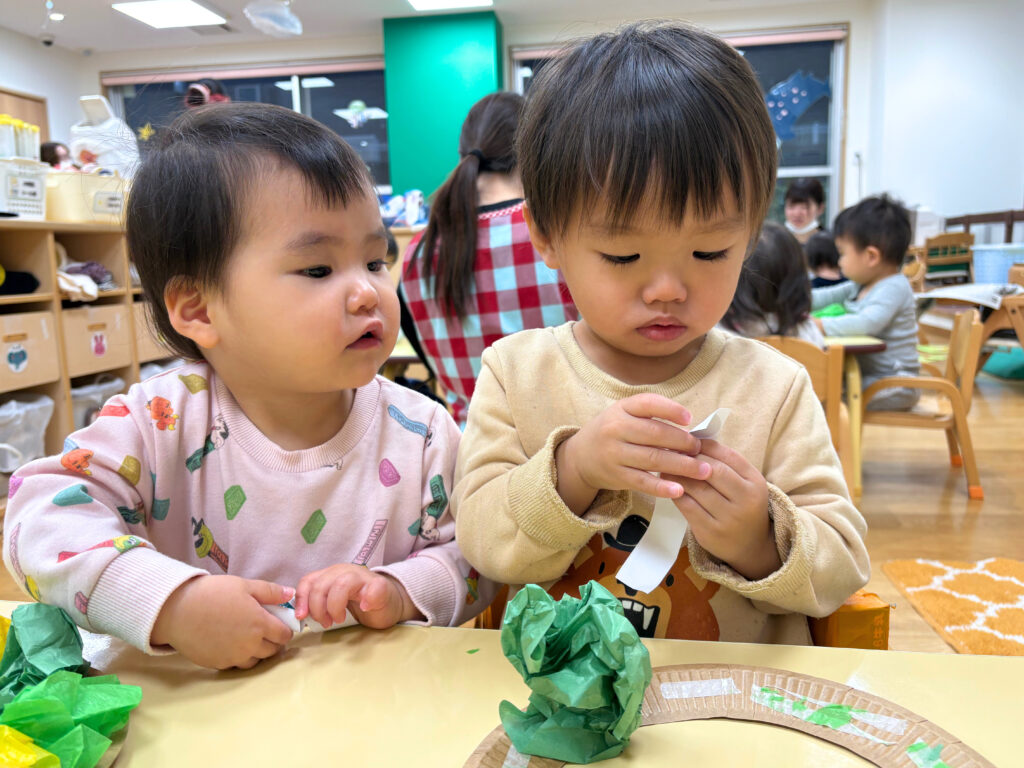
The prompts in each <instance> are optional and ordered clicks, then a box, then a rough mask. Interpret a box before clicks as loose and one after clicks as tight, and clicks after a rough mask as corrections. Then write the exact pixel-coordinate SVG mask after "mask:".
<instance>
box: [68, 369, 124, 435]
mask: <svg viewBox="0 0 1024 768" xmlns="http://www.w3.org/2000/svg"><path fill="white" fill-rule="evenodd" d="M123 391H124V379H121V378H119V377H117V376H111V375H109V374H100V375H99V376H97V377H96V381H94V382H93V383H92V384H83V385H82V386H80V387H72V388H71V412H72V416H73V418H74V422H75V429H81V428H82V427H87V426H89V425H90V424H92V423H93V421H95V420H96V416H98V415H99V412H100V409H101V408H102V407H103V404H104V403H105V402H107V400H109V399H110V398H112V397H113V396H114V395H116V394H118V393H119V392H123Z"/></svg>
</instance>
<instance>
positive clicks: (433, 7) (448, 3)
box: [409, 0, 494, 11]
mask: <svg viewBox="0 0 1024 768" xmlns="http://www.w3.org/2000/svg"><path fill="white" fill-rule="evenodd" d="M409 5H411V6H412V7H413V9H414V10H417V11H450V10H453V9H455V8H490V7H491V6H493V5H494V0H409Z"/></svg>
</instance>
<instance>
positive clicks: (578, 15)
mask: <svg viewBox="0 0 1024 768" xmlns="http://www.w3.org/2000/svg"><path fill="white" fill-rule="evenodd" d="M246 1H247V0H211V1H210V2H205V0H204V3H205V4H206V5H208V6H209V7H211V8H213V9H214V10H217V11H220V12H221V14H222V15H224V16H226V17H227V19H228V23H227V26H228V27H230V28H231V30H232V31H231V32H230V33H224V32H222V31H221V30H219V28H206V29H208V30H215V33H214V34H199V33H197V32H195V31H193V30H191V29H164V30H157V29H152V28H150V27H148V26H146V25H145V24H142V23H141V22H138V21H135V20H134V19H131V18H129V17H128V16H125V15H124V14H121V13H118V12H117V11H114V10H113V9H111V7H110V0H54V10H55V11H60V12H62V13H64V14H65V19H64V21H61V22H59V23H54V22H49V23H48V24H47V25H46V27H45V28H44V27H43V22H44V20H45V19H46V13H45V0H0V26H2V27H6V28H8V29H11V30H14V31H15V32H20V33H22V34H25V35H29V36H31V37H37V36H39V35H40V34H51V35H53V36H54V39H55V45H57V46H60V47H62V48H67V49H70V50H74V51H83V50H90V51H93V52H96V53H102V52H113V51H127V50H138V49H150V48H192V47H196V46H217V45H226V44H233V43H251V42H260V41H266V40H271V39H272V38H268V37H267V36H266V35H263V34H262V33H260V32H257V31H256V30H255V29H253V28H252V26H251V25H250V24H249V21H248V19H246V18H245V16H244V15H243V14H242V8H243V7H244V6H245V4H246ZM804 2H814V0H635V1H634V2H632V3H630V4H629V5H625V4H624V3H623V0H494V8H493V10H494V11H495V12H496V13H497V14H498V17H499V18H500V19H501V22H502V24H504V25H506V26H531V25H534V24H538V23H544V24H549V23H561V22H564V23H573V22H580V21H594V20H598V19H619V18H623V17H624V16H629V17H633V18H643V17H654V16H659V15H662V16H675V17H678V16H679V15H680V14H685V13H687V12H694V11H711V10H727V9H734V8H748V7H764V6H769V5H794V4H802V3H804ZM292 8H293V10H294V11H295V13H296V15H298V16H299V17H300V18H301V19H302V23H303V27H304V30H305V31H304V35H303V36H304V37H309V38H338V37H342V38H343V37H365V36H377V35H380V34H381V19H382V18H393V17H399V16H414V15H416V12H415V11H413V9H412V7H411V6H410V5H409V4H408V2H406V0H294V1H293V3H292ZM479 10H484V9H479Z"/></svg>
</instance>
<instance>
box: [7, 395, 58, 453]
mask: <svg viewBox="0 0 1024 768" xmlns="http://www.w3.org/2000/svg"><path fill="white" fill-rule="evenodd" d="M52 415H53V400H52V399H51V398H49V397H47V396H46V395H33V394H20V395H18V396H17V398H16V399H11V400H8V401H7V402H6V403H4V404H3V405H0V472H13V471H14V470H16V469H17V468H18V467H20V466H21V465H22V464H26V463H28V462H30V461H32V460H33V459H38V458H39V457H40V456H42V455H43V454H44V453H45V452H46V449H45V448H44V445H43V443H44V439H45V437H46V427H47V425H49V423H50V417H51V416H52Z"/></svg>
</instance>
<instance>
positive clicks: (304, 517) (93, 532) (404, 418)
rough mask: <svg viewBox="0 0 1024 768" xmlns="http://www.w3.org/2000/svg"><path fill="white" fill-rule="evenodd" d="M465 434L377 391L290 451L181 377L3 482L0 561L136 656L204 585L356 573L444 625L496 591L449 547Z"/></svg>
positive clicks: (124, 405) (147, 389) (434, 414)
mask: <svg viewBox="0 0 1024 768" xmlns="http://www.w3.org/2000/svg"><path fill="white" fill-rule="evenodd" d="M459 436H460V435H459V430H458V428H457V427H456V426H455V423H454V422H453V421H452V419H451V417H450V416H449V415H448V413H447V412H446V411H445V410H444V409H443V408H441V407H440V406H438V405H437V404H436V403H433V402H431V401H430V400H428V399H426V398H424V397H422V396H421V395H418V394H416V393H415V392H412V391H411V390H408V389H405V388H404V387H400V386H398V385H396V384H394V383H392V382H390V381H388V380H386V379H383V378H380V377H377V378H375V379H374V380H373V381H371V382H370V383H369V384H367V385H366V386H364V387H360V388H359V389H357V390H356V393H355V398H354V402H353V405H352V411H351V413H350V415H349V417H348V419H347V421H346V423H345V425H344V427H342V429H341V431H340V432H338V434H337V435H335V436H334V437H333V438H331V439H330V440H329V441H328V442H326V443H324V444H323V445H320V446H317V447H315V448H310V449H307V450H299V451H286V450H284V449H282V448H280V447H279V446H277V445H276V444H275V443H273V442H272V441H270V440H269V439H267V437H266V436H264V435H263V433H262V432H260V430H259V429H258V428H257V427H256V426H255V425H254V424H253V423H252V422H251V421H249V419H248V418H246V416H245V414H244V413H243V412H242V410H241V408H240V407H239V406H238V404H237V403H236V402H235V399H234V398H233V397H232V395H231V393H230V392H229V391H228V390H227V389H226V387H225V386H224V385H223V383H221V381H220V380H219V379H218V378H217V375H216V374H215V373H214V371H213V370H212V369H211V368H210V367H209V366H208V365H207V364H205V363H194V364H189V365H186V366H183V367H181V368H177V369H174V370H172V371H169V372H166V373H164V374H161V375H159V376H156V377H154V378H152V379H149V380H148V381H145V382H143V383H141V384H136V385H134V386H132V388H131V389H130V390H129V391H128V393H127V394H126V395H118V396H116V397H114V398H112V399H111V400H110V401H108V402H107V404H106V405H105V406H104V408H103V410H102V411H101V413H100V417H99V418H98V419H97V421H96V422H95V423H93V424H91V425H90V426H88V427H86V428H85V429H82V430H80V431H78V432H75V433H74V434H72V435H71V436H70V437H69V438H68V439H67V441H66V443H65V445H64V451H63V453H62V454H61V455H60V456H51V457H48V458H44V459H39V460H38V461H34V462H31V463H30V464H27V465H26V466H24V467H22V468H21V469H19V470H18V471H17V472H16V473H15V474H14V476H13V477H12V478H11V485H10V491H9V502H8V508H7V514H6V520H5V522H4V528H5V540H4V547H3V555H4V562H5V563H6V564H7V567H8V569H9V570H10V571H11V573H12V574H13V575H14V578H15V579H16V581H17V582H18V583H19V584H21V585H22V586H23V587H24V588H25V589H26V591H28V592H29V593H30V594H31V595H32V596H33V597H34V598H35V599H37V600H42V601H43V602H46V603H51V604H54V605H57V606H60V607H61V608H63V609H64V610H65V611H67V612H68V614H69V615H70V616H71V617H72V618H73V619H74V620H75V621H76V622H77V623H78V624H79V625H80V626H82V627H84V628H85V629H88V630H91V631H93V632H102V633H107V634H111V635H115V636H118V637H121V638H123V639H124V640H126V641H128V642H129V643H131V644H132V645H135V646H136V647H138V648H141V649H142V650H144V651H147V652H152V651H153V650H154V649H152V648H151V646H150V644H149V636H150V633H151V631H152V628H153V624H154V622H155V621H156V618H157V615H158V614H159V612H160V610H161V608H162V606H163V604H164V602H165V601H166V600H167V598H168V597H169V596H170V594H171V593H172V592H173V591H174V590H175V589H177V587H178V586H180V585H181V584H182V583H184V582H185V581H187V580H188V579H190V578H192V577H194V576H196V575H202V574H205V573H211V574H223V573H228V574H232V575H236V576H241V577H244V578H254V579H266V580H268V581H273V582H277V583H279V584H282V585H285V586H295V585H296V584H298V582H299V579H301V578H302V576H304V575H305V574H307V573H309V572H311V571H315V570H319V569H321V568H324V567H327V566H329V565H333V564H335V563H346V562H350V563H357V564H362V565H366V566H367V567H369V568H371V569H373V570H376V571H381V572H384V573H387V574H389V575H391V576H393V577H394V578H396V579H397V580H398V581H400V582H401V583H402V585H403V586H404V587H405V589H406V591H407V592H408V593H409V596H410V597H411V598H412V600H413V602H414V603H415V604H416V606H417V607H418V608H419V609H420V610H421V611H422V612H423V614H424V615H425V616H426V617H427V620H428V622H429V623H431V624H438V625H455V624H458V623H460V622H462V621H465V620H466V619H467V618H471V617H472V616H473V615H475V614H476V613H478V612H479V610H481V609H482V608H483V607H484V606H485V605H486V604H487V603H488V602H489V597H490V596H491V595H492V594H493V587H492V586H491V585H489V584H487V583H481V582H482V580H480V581H478V579H477V574H476V573H475V572H473V571H471V569H470V567H469V565H468V564H467V563H466V561H465V560H464V559H463V557H462V555H461V553H460V552H459V550H458V547H457V546H456V544H455V541H454V534H455V525H454V521H453V520H452V517H451V514H450V512H449V511H448V494H449V493H450V491H451V487H452V475H453V472H454V466H455V454H456V450H457V447H458V442H459ZM481 590H483V592H484V593H486V594H481Z"/></svg>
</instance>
